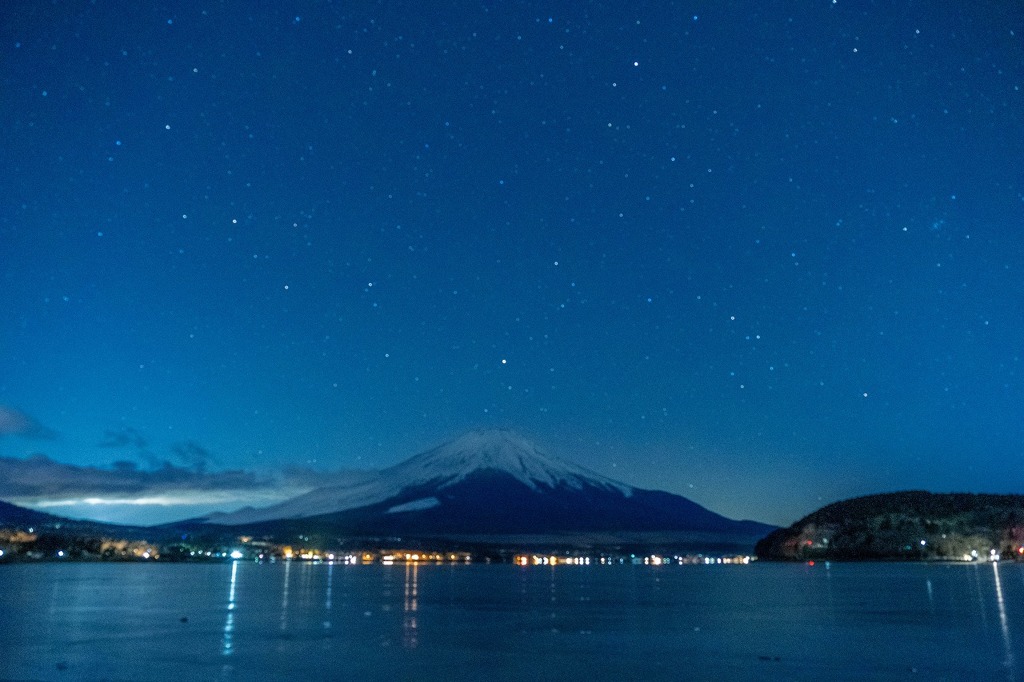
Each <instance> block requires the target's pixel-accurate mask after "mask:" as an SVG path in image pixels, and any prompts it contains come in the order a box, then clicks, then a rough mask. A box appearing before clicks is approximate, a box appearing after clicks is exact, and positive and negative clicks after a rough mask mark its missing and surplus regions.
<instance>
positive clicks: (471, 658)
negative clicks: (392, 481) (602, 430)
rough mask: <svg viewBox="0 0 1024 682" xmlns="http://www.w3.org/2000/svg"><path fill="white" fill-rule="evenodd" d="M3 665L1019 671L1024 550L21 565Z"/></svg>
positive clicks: (378, 673) (615, 672)
mask: <svg viewBox="0 0 1024 682" xmlns="http://www.w3.org/2000/svg"><path fill="white" fill-rule="evenodd" d="M0 584H2V590H0V652H2V655H0V679H4V680H9V679H19V680H20V679H41V680H72V679H94V680H99V679H132V680H138V679H152V680H160V679H170V678H175V679H223V680H250V679H284V678H305V679H343V678H350V677H352V678H354V677H362V678H364V679H366V678H369V679H384V678H388V679H412V678H414V677H415V678H420V679H422V678H428V679H453V678H454V679H464V678H481V679H488V680H495V679H517V680H521V679H556V678H558V679H565V678H567V677H570V676H571V677H572V678H573V679H588V678H589V679H615V678H617V679H641V678H644V679H666V680H668V679H672V680H677V679H698V680H699V679H713V678H721V677H724V676H728V677H731V678H734V679H735V678H738V679H786V680H789V679H806V680H811V679H814V680H818V679H857V680H862V679H886V680H888V679H906V678H916V679H922V680H962V679H982V678H989V679H996V680H1015V679H1019V678H1021V677H1022V666H1021V659H1022V658H1024V566H1022V565H1016V564H1006V563H1003V564H970V565H954V564H930V565H929V564H884V563H878V564H831V565H830V566H826V565H824V564H818V565H816V566H808V565H803V564H765V563H761V564H754V565H750V566H674V565H673V566H659V567H652V566H628V565H627V566H559V567H555V568H552V567H543V566H531V567H519V566H512V565H439V566H435V565H415V564H413V565H408V566H406V565H394V566H381V565H372V566H346V565H328V564H309V563H298V562H283V563H277V564H267V565H259V564H252V563H242V562H235V563H232V564H112V563H101V564H84V563H82V564H58V563H49V564H15V565H7V566H0Z"/></svg>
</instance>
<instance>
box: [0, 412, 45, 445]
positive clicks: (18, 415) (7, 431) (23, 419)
mask: <svg viewBox="0 0 1024 682" xmlns="http://www.w3.org/2000/svg"><path fill="white" fill-rule="evenodd" d="M0 436H21V437H22V438H35V439H38V440H52V439H54V438H56V437H57V433H56V432H55V431H53V430H52V429H48V428H46V427H45V426H43V425H42V424H40V423H39V422H38V421H36V420H35V419H34V418H33V417H30V416H29V415H27V414H25V413H24V412H22V411H21V410H18V409H15V408H13V407H9V406H7V405H0Z"/></svg>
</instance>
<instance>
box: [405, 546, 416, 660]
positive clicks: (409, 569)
mask: <svg viewBox="0 0 1024 682" xmlns="http://www.w3.org/2000/svg"><path fill="white" fill-rule="evenodd" d="M419 570H420V566H419V564H417V563H416V562H408V563H406V564H405V602H404V613H405V618H404V620H403V621H402V646H404V647H405V648H406V649H415V648H416V647H417V646H419V643H420V640H419V623H417V621H416V613H417V611H419Z"/></svg>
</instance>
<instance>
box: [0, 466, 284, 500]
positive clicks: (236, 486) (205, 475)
mask: <svg viewBox="0 0 1024 682" xmlns="http://www.w3.org/2000/svg"><path fill="white" fill-rule="evenodd" d="M279 489H280V485H279V484H278V483H277V482H276V481H274V480H273V479H270V478H261V477H259V476H257V475H256V474H255V473H253V472H250V471H243V470H240V469H235V470H226V471H211V472H205V471H197V470H195V469H194V468H189V467H180V466H175V465H173V464H171V463H169V462H164V463H163V464H162V466H160V467H158V468H155V469H141V468H140V467H139V466H138V464H136V463H135V462H128V461H117V462H115V463H114V464H113V465H112V466H110V467H97V466H76V465H74V464H62V463H60V462H56V461H54V460H52V459H50V458H49V457H47V456H46V455H32V456H30V457H28V458H25V459H19V458H15V457H0V499H4V500H11V501H21V502H24V503H30V502H31V503H40V502H46V501H52V500H54V499H78V498H105V497H115V498H118V499H128V498H136V497H139V498H141V497H156V496H167V495H172V494H178V495H179V496H181V495H182V494H186V493H187V496H191V497H202V496H204V495H207V494H210V493H217V492H227V491H238V492H257V491H260V492H263V493H274V492H277V494H280V493H279Z"/></svg>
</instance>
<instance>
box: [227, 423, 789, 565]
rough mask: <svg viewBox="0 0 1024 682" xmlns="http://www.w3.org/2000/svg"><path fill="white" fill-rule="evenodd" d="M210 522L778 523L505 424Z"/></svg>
mask: <svg viewBox="0 0 1024 682" xmlns="http://www.w3.org/2000/svg"><path fill="white" fill-rule="evenodd" d="M208 521H209V522H210V523H213V524H218V525H228V526H244V527H246V528H250V529H253V530H255V531H262V532H272V531H274V530H275V529H277V530H280V529H282V528H291V529H298V528H303V527H305V528H309V527H312V526H316V527H318V528H329V529H331V530H332V531H334V532H336V533H344V534H364V535H365V534H370V535H403V536H410V535H427V534H429V535H452V534H492V535H493V534H538V533H580V532H597V531H602V532H603V531H618V532H654V531H687V532H701V533H714V534H725V535H730V536H737V537H738V536H743V537H744V538H748V539H750V544H751V545H752V544H753V541H754V540H756V539H757V538H759V537H761V536H763V535H764V534H765V533H767V532H768V531H770V530H772V528H773V527H772V526H767V525H765V524H760V523H756V522H752V521H733V520H731V519H727V518H725V517H723V516H721V515H719V514H715V513H714V512H711V511H709V510H707V509H705V508H704V507H701V506H700V505H698V504H696V503H695V502H692V501H691V500H688V499H686V498H684V497H681V496H679V495H673V494H670V493H666V492H661V491H650V490H641V489H637V488H633V487H631V486H628V485H626V484H624V483H620V482H618V481H614V480H612V479H609V478H606V477H604V476H601V475H599V474H596V473H594V472H591V471H589V470H587V469H585V468H583V467H580V466H577V465H575V464H571V463H569V462H565V461H562V460H560V459H558V458H556V457H552V456H550V455H548V454H546V453H544V452H542V451H540V450H539V449H537V448H536V447H535V446H534V445H533V444H532V443H530V442H529V441H527V440H525V439H524V438H522V437H521V436H518V435H516V434H514V433H512V432H509V431H503V430H490V431H474V432H471V433H469V434H467V435H465V436H463V437H461V438H459V439H457V440H455V441H453V442H451V443H447V444H445V445H442V446H440V447H437V448H434V449H433V450H429V451H427V452H424V453H422V454H419V455H416V456H415V457H412V458H411V459H409V460H406V461H405V462H402V463H401V464H398V465H396V466H394V467H391V468H390V469H386V470H384V471H381V472H379V473H377V474H373V475H368V476H367V477H366V478H365V479H364V480H361V481H358V482H357V483H355V484H354V485H347V486H332V487H325V488H320V489H317V490H313V491H310V492H309V493H306V494H304V495H301V496H299V497H296V498H294V499H292V500H288V501H286V502H283V503H281V504H278V505H274V506H272V507H267V508H265V509H245V510H240V511H238V512H234V513H232V514H223V515H218V516H215V517H211V518H210V519H208Z"/></svg>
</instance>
